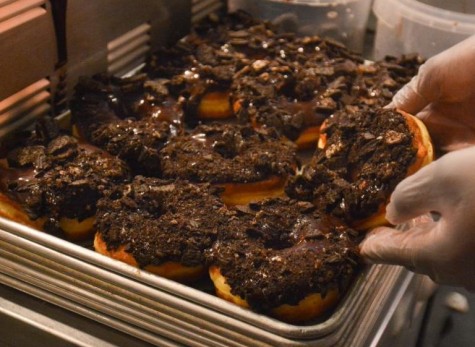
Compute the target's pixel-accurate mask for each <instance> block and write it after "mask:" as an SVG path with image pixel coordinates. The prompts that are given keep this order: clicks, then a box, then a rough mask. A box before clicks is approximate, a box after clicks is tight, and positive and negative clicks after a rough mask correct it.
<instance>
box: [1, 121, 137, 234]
mask: <svg viewBox="0 0 475 347" xmlns="http://www.w3.org/2000/svg"><path fill="white" fill-rule="evenodd" d="M0 172H1V180H0V184H1V190H2V192H3V194H4V195H5V196H6V197H8V199H9V200H11V201H13V202H15V203H16V205H15V206H14V205H9V204H8V203H9V201H8V200H5V199H4V203H5V204H0V206H1V209H2V211H1V212H0V213H2V214H3V215H7V216H8V215H12V211H15V210H16V211H20V212H19V213H20V215H18V214H17V217H18V218H17V220H19V221H21V222H23V223H25V224H29V225H31V226H33V227H36V228H38V229H41V230H45V231H47V232H51V233H55V234H58V233H59V234H60V235H63V236H65V237H66V238H68V239H70V240H81V239H85V238H87V237H88V236H90V235H91V232H92V231H93V224H94V214H95V211H96V203H97V200H99V199H100V198H101V197H102V196H103V194H104V192H105V191H106V190H107V189H110V188H111V187H112V186H113V185H115V184H117V183H122V182H125V181H128V180H130V173H129V168H128V167H127V165H126V164H125V163H124V162H123V161H122V160H120V159H118V158H116V157H112V156H111V155H110V154H108V153H106V152H104V151H102V150H100V149H98V148H95V147H93V146H91V145H86V144H83V143H80V142H78V141H77V139H75V138H73V137H71V136H68V135H62V134H60V132H59V130H58V128H57V127H56V126H55V125H54V124H53V123H52V121H50V120H48V119H46V120H45V121H43V122H42V123H39V124H38V126H37V130H36V132H35V133H34V134H32V136H31V137H30V138H28V139H27V140H26V142H25V144H24V145H22V146H18V147H16V148H14V149H12V150H11V151H10V152H9V153H8V155H7V158H6V159H4V160H3V161H2V167H1V168H0ZM9 206H10V207H9ZM25 217H26V219H25Z"/></svg>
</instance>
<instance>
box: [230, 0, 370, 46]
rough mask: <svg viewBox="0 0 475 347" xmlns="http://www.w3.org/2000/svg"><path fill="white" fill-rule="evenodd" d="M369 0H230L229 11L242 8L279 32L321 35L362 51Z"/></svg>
mask: <svg viewBox="0 0 475 347" xmlns="http://www.w3.org/2000/svg"><path fill="white" fill-rule="evenodd" d="M371 3H372V0H229V3H228V6H229V10H230V11H232V10H236V9H238V8H242V9H244V10H246V11H248V12H250V13H251V14H252V15H254V16H255V17H257V18H261V19H266V20H270V21H272V22H274V23H275V24H277V25H278V27H279V29H280V30H281V31H285V32H295V33H297V34H299V35H302V36H304V35H320V36H322V37H325V38H326V37H329V38H332V39H334V40H337V41H339V42H341V43H343V44H345V45H346V46H347V47H349V48H350V49H352V50H354V51H357V52H360V53H361V52H362V51H363V44H364V37H365V32H366V24H367V21H368V16H369V13H370V10H371Z"/></svg>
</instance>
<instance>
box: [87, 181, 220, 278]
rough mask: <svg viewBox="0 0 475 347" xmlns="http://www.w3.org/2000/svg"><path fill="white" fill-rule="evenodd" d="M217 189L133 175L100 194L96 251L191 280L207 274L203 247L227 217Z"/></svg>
mask: <svg viewBox="0 0 475 347" xmlns="http://www.w3.org/2000/svg"><path fill="white" fill-rule="evenodd" d="M217 195H218V189H216V188H214V187H212V186H210V185H207V184H202V185H193V184H190V183H188V182H185V181H180V180H160V179H157V178H145V177H141V176H137V177H136V178H135V179H134V180H133V182H132V183H130V184H126V185H123V186H118V187H116V188H115V189H114V190H113V191H112V192H111V194H110V195H108V196H107V197H106V198H104V199H101V200H100V201H99V204H98V211H97V217H96V218H97V222H96V227H97V233H96V237H95V241H94V247H95V249H96V251H97V252H99V253H102V254H104V255H107V256H109V257H111V258H114V259H117V260H120V261H123V262H125V263H128V264H130V265H133V266H136V267H140V268H143V269H145V270H147V271H150V272H153V273H155V274H158V275H161V276H163V277H167V278H170V279H174V280H177V281H181V282H191V281H194V280H196V279H198V278H200V277H201V276H202V275H203V274H205V273H206V267H205V265H204V262H205V261H204V254H203V253H204V250H205V249H207V248H209V247H211V245H212V243H213V242H214V240H215V239H216V236H217V233H218V231H219V230H220V229H222V227H223V226H224V225H226V224H227V221H228V218H229V216H228V214H229V212H228V210H227V209H226V208H225V207H224V205H223V203H222V202H221V201H220V200H219V198H218V197H217Z"/></svg>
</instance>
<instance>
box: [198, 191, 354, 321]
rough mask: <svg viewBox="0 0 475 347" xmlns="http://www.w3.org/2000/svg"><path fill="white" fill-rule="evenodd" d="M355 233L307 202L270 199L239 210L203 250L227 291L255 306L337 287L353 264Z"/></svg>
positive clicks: (294, 299)
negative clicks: (226, 285) (212, 243)
mask: <svg viewBox="0 0 475 347" xmlns="http://www.w3.org/2000/svg"><path fill="white" fill-rule="evenodd" d="M359 238H360V237H359V236H358V233H356V232H355V231H354V230H352V229H351V228H349V227H348V226H346V225H344V224H343V223H341V222H339V221H338V220H336V219H333V218H331V217H329V216H327V215H325V214H324V213H320V212H319V211H318V210H317V208H316V207H315V206H314V205H312V204H311V203H308V202H298V201H295V200H290V199H286V198H285V199H272V200H266V201H263V202H260V203H256V204H251V205H250V206H249V208H248V209H247V210H241V211H240V212H239V213H238V214H237V216H236V217H235V218H233V219H232V220H231V221H230V222H229V224H228V225H227V226H226V227H225V228H224V229H223V230H222V231H221V232H220V233H219V236H218V240H217V242H216V243H215V244H214V246H213V248H212V249H211V250H210V251H209V252H208V253H207V259H208V261H209V263H210V264H211V265H215V266H217V267H218V268H219V269H220V270H221V273H222V275H223V276H224V277H225V278H226V282H227V283H228V284H229V285H230V287H231V293H233V294H234V295H239V296H240V297H241V298H243V299H245V300H247V302H248V303H249V305H250V307H251V308H252V309H253V310H256V311H258V312H264V313H265V312H269V311H270V310H271V309H273V308H276V307H278V306H280V305H282V304H290V305H295V304H297V303H298V302H299V301H300V300H302V299H303V298H305V297H306V296H307V295H309V294H312V293H321V294H322V296H325V294H326V293H327V291H328V290H329V289H336V288H343V287H345V286H346V284H347V282H348V281H349V280H350V279H351V278H352V276H353V275H354V274H355V272H356V270H357V267H358V251H357V242H358V241H359Z"/></svg>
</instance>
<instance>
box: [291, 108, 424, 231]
mask: <svg viewBox="0 0 475 347" xmlns="http://www.w3.org/2000/svg"><path fill="white" fill-rule="evenodd" d="M432 159H433V148H432V144H431V141H430V137H429V134H428V132H427V129H426V128H425V126H424V124H423V123H422V122H421V121H420V120H417V119H416V118H415V117H413V116H411V115H408V114H407V113H403V112H400V111H396V110H392V109H379V110H368V111H357V112H351V111H347V112H338V113H336V114H335V115H334V116H333V117H330V118H329V119H327V120H326V121H325V123H324V124H323V125H322V136H321V138H320V142H319V148H318V149H317V150H316V152H315V154H314V156H313V158H312V160H311V162H310V163H309V165H307V166H306V167H305V168H304V169H303V172H302V173H301V174H300V175H298V176H295V177H294V178H292V179H291V180H290V182H289V184H288V186H287V187H286V192H287V194H288V195H289V196H291V197H294V198H298V199H301V200H307V201H313V202H314V203H315V204H316V205H318V206H323V207H324V208H325V211H326V212H327V213H330V214H332V215H334V216H336V217H338V218H342V219H344V220H346V222H347V223H349V224H350V225H352V226H353V227H355V228H357V229H360V230H365V229H369V228H373V227H375V226H378V225H381V224H385V223H387V222H386V219H385V217H384V216H385V209H386V204H387V203H388V201H389V197H390V195H391V193H392V191H393V190H394V188H395V187H396V185H397V184H398V183H399V182H400V181H402V180H403V179H404V178H405V177H407V176H408V175H410V174H412V173H414V172H415V171H417V170H418V169H420V168H421V167H422V166H424V165H426V164H428V163H430V162H431V161H432Z"/></svg>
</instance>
